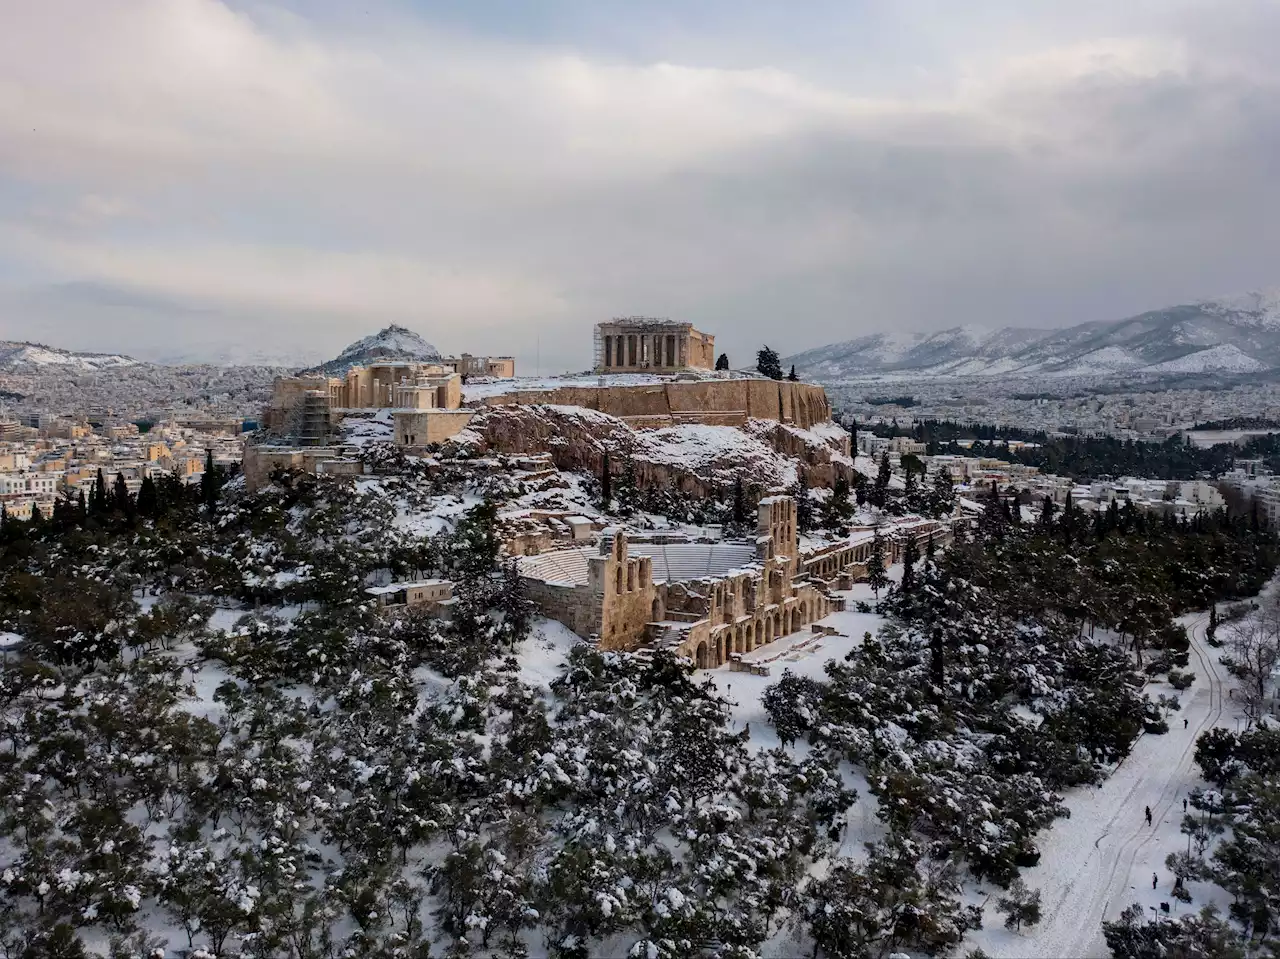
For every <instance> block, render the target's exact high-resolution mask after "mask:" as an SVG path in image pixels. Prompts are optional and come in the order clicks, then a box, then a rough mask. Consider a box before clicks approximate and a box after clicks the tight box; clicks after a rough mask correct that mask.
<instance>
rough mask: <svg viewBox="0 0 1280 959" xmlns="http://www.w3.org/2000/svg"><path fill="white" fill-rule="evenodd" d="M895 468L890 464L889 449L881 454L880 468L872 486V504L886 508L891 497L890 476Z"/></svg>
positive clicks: (879, 507)
mask: <svg viewBox="0 0 1280 959" xmlns="http://www.w3.org/2000/svg"><path fill="white" fill-rule="evenodd" d="M892 473H893V468H892V467H891V466H890V465H889V451H888V450H885V451H884V452H883V453H881V454H880V469H879V470H878V471H877V472H876V481H875V485H873V486H872V487H871V505H872V506H875V507H877V508H878V509H884V506H885V503H887V502H888V499H889V477H890V476H891V475H892Z"/></svg>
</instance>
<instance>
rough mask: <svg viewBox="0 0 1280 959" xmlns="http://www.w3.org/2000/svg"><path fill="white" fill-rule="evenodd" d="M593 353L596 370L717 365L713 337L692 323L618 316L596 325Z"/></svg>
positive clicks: (658, 369) (636, 370)
mask: <svg viewBox="0 0 1280 959" xmlns="http://www.w3.org/2000/svg"><path fill="white" fill-rule="evenodd" d="M594 353H595V368H596V372H597V373H652V372H669V373H675V372H677V371H679V370H710V369H713V368H714V367H715V365H716V338H715V337H714V336H712V335H711V334H710V333H703V332H701V331H699V330H695V329H694V328H693V324H692V323H681V322H678V321H676V320H668V319H665V318H660V317H653V316H619V317H614V318H613V319H612V320H609V321H607V322H605V323H598V324H597V325H596V337H595V351H594Z"/></svg>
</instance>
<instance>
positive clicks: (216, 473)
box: [200, 447, 222, 513]
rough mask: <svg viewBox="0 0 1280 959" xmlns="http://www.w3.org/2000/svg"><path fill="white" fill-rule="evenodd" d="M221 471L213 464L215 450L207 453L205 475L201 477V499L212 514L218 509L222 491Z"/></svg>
mask: <svg viewBox="0 0 1280 959" xmlns="http://www.w3.org/2000/svg"><path fill="white" fill-rule="evenodd" d="M220 472H221V471H220V470H219V469H218V467H217V466H216V465H214V462H213V448H212V447H210V448H209V449H208V450H206V451H205V457H204V475H202V476H201V477H200V498H201V499H202V500H203V501H204V505H205V507H206V508H207V509H208V510H209V512H210V513H212V512H213V511H214V510H215V509H217V507H218V494H219V493H220V492H221V490H222V482H221V480H222V477H221V475H220Z"/></svg>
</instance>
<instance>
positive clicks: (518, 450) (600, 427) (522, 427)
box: [463, 405, 853, 497]
mask: <svg viewBox="0 0 1280 959" xmlns="http://www.w3.org/2000/svg"><path fill="white" fill-rule="evenodd" d="M840 435H843V434H842V433H840V432H839V431H837V432H836V433H831V434H830V435H826V436H824V435H823V434H822V433H820V432H811V431H807V430H801V429H799V428H798V427H789V426H786V425H784V424H780V423H777V422H775V421H771V420H748V421H747V422H746V423H745V424H744V425H743V427H742V428H738V427H732V426H708V425H705V424H700V423H686V424H682V425H678V426H669V427H662V428H659V429H634V428H632V427H631V426H630V425H629V424H628V423H626V422H624V421H623V420H622V419H619V418H618V417H614V416H609V415H607V414H604V413H600V412H597V411H595V410H590V409H585V408H583V407H580V406H549V405H547V406H498V407H493V408H491V409H487V410H484V411H482V412H480V413H478V414H477V415H476V417H475V418H474V419H473V420H472V421H471V424H470V427H469V428H468V429H467V431H466V432H465V434H463V437H464V438H463V442H465V443H467V444H469V445H471V446H473V447H474V448H475V449H476V451H477V452H496V453H506V454H512V455H516V454H529V453H549V454H550V455H551V457H552V459H553V460H554V461H555V464H556V466H557V467H559V468H560V469H562V470H572V471H576V472H585V473H591V474H594V475H599V473H600V471H601V470H602V468H603V464H604V454H605V452H606V451H607V452H608V453H609V457H610V464H611V471H612V472H613V473H615V474H620V473H621V472H622V471H623V470H624V469H625V468H626V466H627V464H628V463H630V464H631V468H632V469H633V471H634V473H635V478H636V484H637V485H638V486H639V487H640V488H641V489H649V488H652V487H659V488H665V489H676V490H680V491H682V492H685V493H688V494H690V495H693V496H700V497H702V496H709V495H713V494H715V493H723V492H724V490H726V489H728V488H730V487H732V486H733V484H734V482H735V481H736V480H737V479H738V478H740V477H741V478H743V479H745V480H746V481H747V482H748V483H749V484H750V485H754V486H758V487H760V488H766V489H768V488H778V487H787V486H791V485H793V484H794V483H795V482H796V479H797V477H798V475H799V474H801V473H803V475H804V477H805V479H806V481H807V482H808V484H809V485H810V486H815V487H827V486H830V485H832V484H833V483H834V481H835V479H836V477H837V476H839V475H841V474H842V472H843V474H844V475H845V477H846V478H847V479H851V478H852V469H853V463H852V460H850V459H849V458H848V456H847V455H846V453H845V451H846V450H847V448H848V437H847V435H845V436H844V443H843V446H842V445H841V442H840Z"/></svg>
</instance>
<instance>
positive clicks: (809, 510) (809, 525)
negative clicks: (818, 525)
mask: <svg viewBox="0 0 1280 959" xmlns="http://www.w3.org/2000/svg"><path fill="white" fill-rule="evenodd" d="M791 495H792V497H794V498H795V501H796V529H798V530H799V531H800V532H802V533H808V532H809V531H811V530H812V529H813V500H811V499H809V484H808V482H807V481H806V480H805V476H804V470H802V469H798V470H796V483H795V485H794V486H793V487H791Z"/></svg>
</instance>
